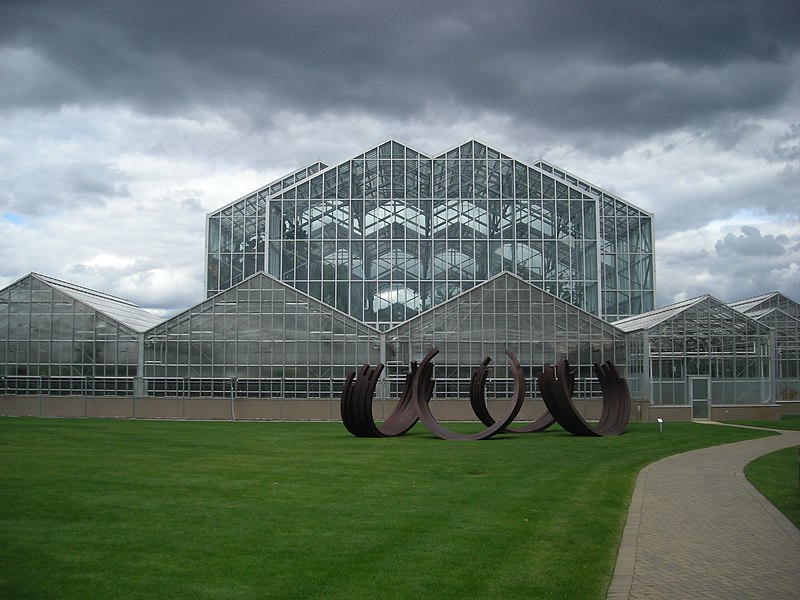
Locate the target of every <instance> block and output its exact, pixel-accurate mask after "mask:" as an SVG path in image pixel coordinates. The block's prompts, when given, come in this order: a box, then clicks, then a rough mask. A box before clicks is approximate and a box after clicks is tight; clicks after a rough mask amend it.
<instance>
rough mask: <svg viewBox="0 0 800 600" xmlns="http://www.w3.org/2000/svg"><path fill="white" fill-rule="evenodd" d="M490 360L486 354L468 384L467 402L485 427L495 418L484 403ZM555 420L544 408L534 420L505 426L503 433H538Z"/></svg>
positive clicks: (492, 422)
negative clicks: (519, 424)
mask: <svg viewBox="0 0 800 600" xmlns="http://www.w3.org/2000/svg"><path fill="white" fill-rule="evenodd" d="M490 362H492V359H491V358H490V357H488V356H487V357H486V358H484V359H483V362H481V365H480V366H479V367H478V368H477V369H476V370H475V372H474V373H473V374H472V379H471V380H470V384H469V403H470V406H472V412H474V413H475V416H476V417H478V419H479V420H480V422H481V423H483V424H484V425H486V426H487V427H491V426H492V425H494V423H495V418H494V417H493V416H492V414H491V413H490V412H489V407H488V406H487V404H486V379H487V377H488V375H489V363H490ZM555 422H556V420H555V419H554V418H553V415H551V414H550V411H549V410H545V412H544V414H542V415H541V416H539V417H538V418H537V419H536V420H535V421H532V422H531V423H528V424H527V425H522V426H520V427H506V428H505V429H504V430H503V433H538V432H540V431H544V430H545V429H547V428H548V427H550V426H551V425H552V424H553V423H555Z"/></svg>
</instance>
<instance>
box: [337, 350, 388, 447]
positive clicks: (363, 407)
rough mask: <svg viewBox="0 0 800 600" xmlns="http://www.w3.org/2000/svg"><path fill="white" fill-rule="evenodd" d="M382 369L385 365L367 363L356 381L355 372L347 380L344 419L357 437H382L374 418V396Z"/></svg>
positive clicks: (342, 408) (342, 410) (342, 409)
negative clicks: (373, 365) (371, 365)
mask: <svg viewBox="0 0 800 600" xmlns="http://www.w3.org/2000/svg"><path fill="white" fill-rule="evenodd" d="M382 371H383V365H382V364H380V363H379V364H378V365H377V366H375V367H370V366H369V365H368V364H366V363H365V364H364V365H362V367H361V369H360V370H359V373H358V378H357V379H355V381H354V378H355V373H352V372H351V373H350V374H349V375H348V376H347V379H346V380H345V383H344V386H343V389H342V404H341V407H340V410H341V414H342V421H343V422H344V425H345V427H346V428H347V430H348V431H349V432H350V433H352V434H353V435H355V436H357V437H380V432H379V431H378V430H377V428H376V427H375V423H374V421H373V420H372V396H373V395H374V394H375V386H376V384H377V381H378V378H379V377H380V374H381V372H382Z"/></svg>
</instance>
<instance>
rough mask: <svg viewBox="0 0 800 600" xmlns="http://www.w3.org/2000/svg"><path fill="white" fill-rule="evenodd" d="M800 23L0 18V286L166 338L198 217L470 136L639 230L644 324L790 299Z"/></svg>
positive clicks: (158, 5)
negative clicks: (314, 171)
mask: <svg viewBox="0 0 800 600" xmlns="http://www.w3.org/2000/svg"><path fill="white" fill-rule="evenodd" d="M798 23H800V3H798V2H797V1H796V0H787V1H785V2H778V1H775V2H773V1H769V0H761V1H755V0H753V1H750V2H739V1H735V0H721V1H709V0H702V1H701V2H698V1H697V0H689V1H686V2H683V1H665V2H657V3H656V2H641V1H634V0H631V1H627V2H625V1H623V2H615V1H607V2H585V1H583V0H581V1H575V0H568V1H565V0H554V1H552V2H536V1H525V0H521V1H518V2H510V1H504V0H498V1H497V2H493V3H489V2H485V1H481V2H473V1H463V0H460V1H458V2H456V1H453V0H447V1H437V2H427V1H426V2H421V1H417V0H406V1H404V2H374V1H367V0H362V1H358V0H337V1H335V2H331V1H330V0H317V1H312V2H303V1H299V0H294V1H292V2H274V1H273V2H270V1H243V2H226V3H222V2H217V1H202V0H198V1H192V2H189V1H182V2H170V1H164V0H162V1H159V2H148V1H136V2H133V1H113V0H111V1H110V0H101V1H97V2H84V1H80V0H70V1H69V2H64V1H62V0H50V1H48V0H42V1H36V0H25V1H16V2H15V1H11V0H5V1H4V2H0V287H2V286H5V285H7V284H9V283H11V282H13V281H15V280H16V279H18V278H20V277H22V276H23V275H26V274H27V273H29V272H30V271H37V272H40V273H43V274H45V275H50V276H54V277H58V278H62V279H66V280H68V281H72V282H75V283H78V284H81V285H85V286H88V287H92V288H95V289H99V290H102V291H105V292H108V293H112V294H116V295H119V296H122V297H125V298H128V299H130V300H132V301H134V302H136V303H138V304H141V305H142V306H144V307H146V308H151V309H154V310H157V311H158V312H160V313H161V314H164V315H167V314H173V313H174V312H176V311H178V310H181V309H184V308H187V307H189V306H190V305H193V304H195V303H196V302H198V301H200V300H201V299H202V298H203V296H204V294H203V249H204V241H205V237H204V236H205V214H206V213H208V212H211V211H213V210H215V209H216V208H219V207H221V206H223V205H225V204H227V203H229V202H231V201H232V200H235V199H236V198H238V197H240V196H242V195H244V194H246V193H247V192H250V191H252V190H253V189H255V188H257V187H259V186H261V185H263V184H265V183H267V182H268V181H271V180H272V179H275V178H277V177H279V176H281V175H283V174H284V173H286V172H289V171H291V170H294V169H297V168H300V167H303V166H305V165H307V164H309V163H311V162H314V161H317V160H323V161H324V162H326V163H328V164H335V163H337V162H339V161H342V160H345V159H347V158H349V157H350V156H352V155H355V154H357V153H360V152H361V151H363V150H365V149H367V148H369V147H371V146H374V145H376V144H378V143H380V142H383V141H385V140H387V139H390V138H392V139H396V140H398V141H400V142H402V143H405V144H408V145H410V146H412V147H415V148H417V149H419V150H421V151H423V152H427V153H431V154H433V153H438V152H441V151H443V150H446V149H449V148H451V147H453V146H456V145H458V144H460V143H461V142H464V141H466V140H468V139H471V138H476V139H479V140H481V141H482V142H484V143H487V144H489V145H490V146H493V147H495V148H497V149H499V150H501V151H503V152H505V153H507V154H509V155H511V156H513V157H514V158H517V159H519V160H522V161H525V162H529V163H532V162H533V161H535V160H536V159H537V158H544V159H545V160H547V161H549V162H552V163H555V164H556V165H558V166H560V167H562V168H564V169H566V170H568V171H570V172H572V173H574V174H576V175H578V176H580V177H582V178H584V179H587V180H589V181H591V182H592V183H594V184H596V185H599V186H600V187H603V188H605V189H607V190H609V191H611V192H613V193H615V194H618V195H619V196H621V197H623V198H625V199H626V200H628V201H629V202H632V203H633V204H636V205H637V206H640V207H642V208H644V209H645V210H647V211H650V212H652V213H654V214H655V232H656V257H657V264H656V281H657V304H658V305H659V306H660V305H664V304H668V303H670V302H673V301H676V300H681V299H684V298H689V297H693V296H698V295H701V294H704V293H710V294H712V295H714V296H716V297H717V298H719V299H721V300H725V301H730V300H736V299H740V298H744V297H748V296H752V295H756V294H760V293H764V292H769V291H774V290H780V291H782V292H784V293H785V294H787V295H789V296H791V297H792V298H794V299H795V300H798V301H800V108H799V107H800V52H799V50H800V26H798Z"/></svg>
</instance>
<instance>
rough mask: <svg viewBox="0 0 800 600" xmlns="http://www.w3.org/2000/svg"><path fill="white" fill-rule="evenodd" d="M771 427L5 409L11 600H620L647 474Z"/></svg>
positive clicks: (1, 571)
mask: <svg viewBox="0 0 800 600" xmlns="http://www.w3.org/2000/svg"><path fill="white" fill-rule="evenodd" d="M460 427H461V430H462V431H471V430H475V429H476V427H475V426H472V425H462V426H460ZM759 435H764V433H762V432H759V431H756V430H747V429H741V428H732V427H708V426H704V425H696V424H692V423H669V424H668V425H667V426H665V427H664V432H663V433H659V430H658V426H657V425H652V424H632V425H630V426H629V427H628V430H627V432H626V433H625V434H624V435H621V436H618V437H613V438H576V437H574V436H572V435H569V434H566V433H565V432H563V431H561V430H558V429H554V430H553V431H548V432H545V433H542V434H534V435H505V436H499V437H498V438H497V439H492V440H487V441H481V442H445V441H442V440H439V439H436V438H434V437H433V436H432V435H431V434H429V433H428V432H427V431H426V430H424V429H422V428H420V427H419V426H418V427H416V428H415V429H413V430H412V431H411V433H410V434H409V435H407V436H404V437H400V438H392V439H357V438H354V437H352V436H350V435H349V434H348V433H347V432H346V431H345V429H344V427H343V426H342V425H341V424H338V423H230V422H170V421H122V420H120V421H116V420H101V419H96V420H67V419H64V420H61V419H27V418H0V461H1V462H0V464H2V468H0V506H1V507H2V511H0V597H2V598H81V599H84V598H255V597H263V598H375V597H381V598H420V597H423V596H426V597H431V596H435V597H437V598H465V597H470V598H488V597H491V598H504V599H505V598H598V599H599V598H604V597H605V592H606V588H607V586H608V584H609V581H610V577H611V574H612V571H613V567H614V561H615V558H616V552H617V546H618V543H619V537H620V535H621V531H622V527H623V524H624V521H625V517H626V512H627V502H628V500H629V498H630V493H631V490H632V487H633V482H634V479H635V477H636V474H637V473H638V471H639V470H640V469H641V468H642V467H643V466H644V465H646V464H648V463H650V462H652V461H654V460H656V459H658V458H661V457H663V456H667V455H669V454H674V453H677V452H683V451H686V450H690V449H694V448H699V447H703V446H708V445H713V444H720V443H725V442H733V441H738V440H742V439H748V438H752V437H757V436H759Z"/></svg>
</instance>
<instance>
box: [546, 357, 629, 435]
mask: <svg viewBox="0 0 800 600" xmlns="http://www.w3.org/2000/svg"><path fill="white" fill-rule="evenodd" d="M594 370H595V373H597V376H598V380H599V382H600V389H601V390H602V391H603V412H602V414H601V416H600V421H599V422H598V423H597V425H592V424H591V423H589V422H588V421H587V420H586V419H584V418H583V416H581V414H580V413H579V412H578V410H577V409H576V408H575V405H574V404H573V403H572V385H571V383H570V381H571V380H572V377H573V376H572V374H571V373H570V370H569V361H567V360H566V359H564V360H561V361H559V363H558V364H557V365H556V368H555V369H553V367H552V366H551V365H550V364H549V363H545V365H544V370H543V371H542V373H540V374H539V375H538V379H539V389H540V390H541V392H542V399H543V400H544V403H545V405H546V406H547V409H548V410H549V411H550V413H551V414H552V415H553V416H554V417H555V419H556V421H558V424H559V425H561V426H562V427H563V428H564V429H566V430H567V431H569V432H570V433H572V434H573V435H579V436H606V435H617V434H619V433H622V431H623V430H624V429H625V425H627V423H628V419H630V412H631V399H630V394H629V392H628V386H627V383H626V382H625V380H624V379H623V378H622V377H620V376H619V374H618V373H617V370H616V368H615V367H614V365H613V363H611V361H606V363H605V365H600V364H598V363H595V364H594Z"/></svg>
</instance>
